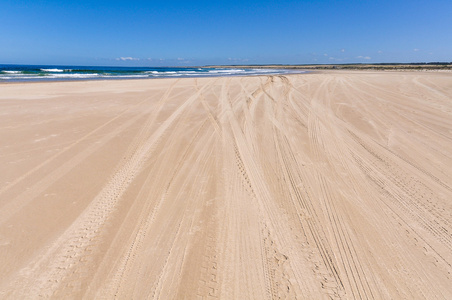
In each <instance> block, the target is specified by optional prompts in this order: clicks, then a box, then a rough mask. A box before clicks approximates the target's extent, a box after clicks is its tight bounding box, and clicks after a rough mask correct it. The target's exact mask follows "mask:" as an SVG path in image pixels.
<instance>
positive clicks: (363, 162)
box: [0, 71, 452, 299]
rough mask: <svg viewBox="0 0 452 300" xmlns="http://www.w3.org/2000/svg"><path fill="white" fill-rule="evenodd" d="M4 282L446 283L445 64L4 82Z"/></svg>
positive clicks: (108, 291) (275, 291)
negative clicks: (390, 69)
mask: <svg viewBox="0 0 452 300" xmlns="http://www.w3.org/2000/svg"><path fill="white" fill-rule="evenodd" d="M0 170H1V172H0V266H1V267H0V298H2V299H3V298H7V299H35V298H40V297H43V298H49V297H53V298H56V299H60V298H74V299H80V298H86V299H94V298H95V299H112V298H117V299H145V298H148V299H217V298H220V299H279V298H281V299H295V298H298V299H329V298H333V299H336V298H339V299H342V298H344V299H390V298H392V299H452V275H451V272H452V267H451V264H452V236H451V234H452V224H451V223H452V74H440V73H402V74H401V73H387V72H385V73H383V72H382V73H378V72H345V71H344V72H329V73H323V74H320V73H312V74H303V75H290V76H271V77H233V78H199V79H193V78H192V79H180V80H173V79H156V80H132V81H88V82H54V83H24V84H3V85H0Z"/></svg>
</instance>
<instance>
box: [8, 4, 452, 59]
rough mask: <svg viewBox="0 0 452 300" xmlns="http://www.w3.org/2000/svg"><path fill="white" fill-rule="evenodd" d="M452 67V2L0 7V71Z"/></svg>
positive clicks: (43, 5)
mask: <svg viewBox="0 0 452 300" xmlns="http://www.w3.org/2000/svg"><path fill="white" fill-rule="evenodd" d="M428 61H452V1H451V0H447V1H440V0H431V1H416V0H412V1H406V0H401V1H398V0H392V1H386V0H381V1H375V0H374V1H366V0H361V1H333V0H328V1H326V0H325V1H302V0H299V1H288V0H280V1H269V0H261V1H252V0H241V1H235V0H230V1H215V0H210V1H201V0H193V1H190V0H186V1H176V0H166V1H165V0H161V1H152V0H150V1H138V0H129V1H117V0H110V1H104V0H98V1H94V0H92V1H88V0H78V1H72V0H68V1H63V0H58V1H57V0H33V1H31V0H0V64H1V63H3V64H9V63H11V64H62V65H113V66H114V65H117V66H175V65H205V64H270V63H275V64H309V63H352V62H353V63H366V62H428Z"/></svg>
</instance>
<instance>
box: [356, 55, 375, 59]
mask: <svg viewBox="0 0 452 300" xmlns="http://www.w3.org/2000/svg"><path fill="white" fill-rule="evenodd" d="M356 58H361V59H372V57H370V56H362V55H360V56H357V57H356Z"/></svg>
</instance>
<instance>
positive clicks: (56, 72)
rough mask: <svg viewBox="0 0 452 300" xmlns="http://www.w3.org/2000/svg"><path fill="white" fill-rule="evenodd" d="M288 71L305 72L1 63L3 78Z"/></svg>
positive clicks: (0, 78) (0, 79)
mask: <svg viewBox="0 0 452 300" xmlns="http://www.w3.org/2000/svg"><path fill="white" fill-rule="evenodd" d="M287 73H302V71H299V70H298V71H294V70H284V69H260V68H259V69H256V68H208V67H201V68H184V67H158V68H157V67H156V68H153V67H94V66H48V65H0V82H18V81H19V82H21V81H56V80H100V79H104V80H105V79H139V78H174V77H212V76H253V75H272V74H287Z"/></svg>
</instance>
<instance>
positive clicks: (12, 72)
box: [2, 71, 22, 74]
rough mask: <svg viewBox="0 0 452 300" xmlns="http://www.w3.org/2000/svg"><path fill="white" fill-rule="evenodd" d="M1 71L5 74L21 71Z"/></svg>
mask: <svg viewBox="0 0 452 300" xmlns="http://www.w3.org/2000/svg"><path fill="white" fill-rule="evenodd" d="M2 72H3V73H6V74H21V73H22V71H2Z"/></svg>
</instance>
